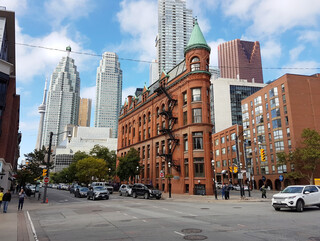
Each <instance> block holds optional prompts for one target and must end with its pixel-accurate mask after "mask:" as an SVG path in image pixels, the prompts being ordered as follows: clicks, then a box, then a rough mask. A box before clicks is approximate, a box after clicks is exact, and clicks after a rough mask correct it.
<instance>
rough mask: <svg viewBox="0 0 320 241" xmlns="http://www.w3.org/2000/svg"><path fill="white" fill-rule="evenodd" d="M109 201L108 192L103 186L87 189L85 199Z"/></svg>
mask: <svg viewBox="0 0 320 241" xmlns="http://www.w3.org/2000/svg"><path fill="white" fill-rule="evenodd" d="M104 198H105V199H107V200H108V199H109V191H108V189H107V188H106V187H103V186H95V187H91V188H89V191H88V192H87V199H88V200H89V199H92V200H96V199H104Z"/></svg>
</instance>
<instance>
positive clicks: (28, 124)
mask: <svg viewBox="0 0 320 241" xmlns="http://www.w3.org/2000/svg"><path fill="white" fill-rule="evenodd" d="M38 127H39V120H32V121H20V127H19V130H20V131H21V132H22V133H24V132H26V131H35V133H36V131H37V130H38Z"/></svg>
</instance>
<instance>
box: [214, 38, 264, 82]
mask: <svg viewBox="0 0 320 241" xmlns="http://www.w3.org/2000/svg"><path fill="white" fill-rule="evenodd" d="M218 65H219V69H220V75H221V78H230V79H246V80H248V82H254V83H263V76H262V64H261V54H260V44H259V42H258V41H255V42H250V41H243V40H240V39H235V40H231V41H229V42H226V43H222V44H220V45H219V46H218Z"/></svg>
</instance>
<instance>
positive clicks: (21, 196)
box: [18, 188, 26, 211]
mask: <svg viewBox="0 0 320 241" xmlns="http://www.w3.org/2000/svg"><path fill="white" fill-rule="evenodd" d="M25 196H26V193H25V192H24V190H23V188H21V191H20V193H19V205H18V211H19V210H22V208H23V203H24V198H25Z"/></svg>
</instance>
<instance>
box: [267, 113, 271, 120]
mask: <svg viewBox="0 0 320 241" xmlns="http://www.w3.org/2000/svg"><path fill="white" fill-rule="evenodd" d="M269 120H270V115H269V112H268V113H267V121H269Z"/></svg>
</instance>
